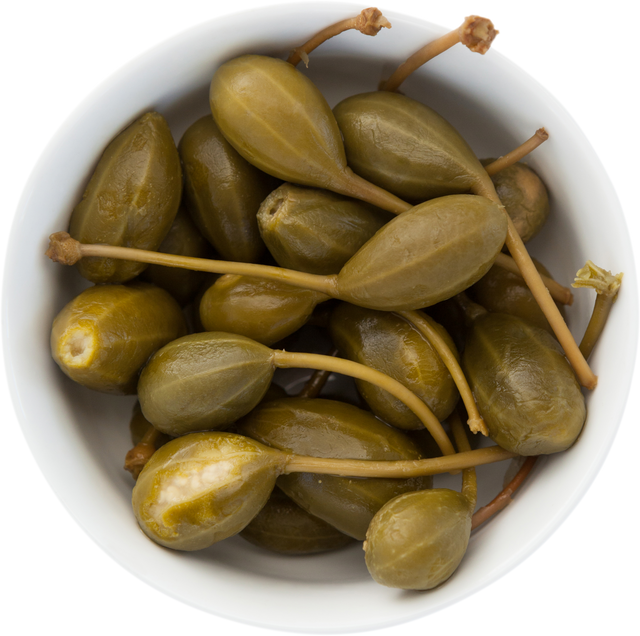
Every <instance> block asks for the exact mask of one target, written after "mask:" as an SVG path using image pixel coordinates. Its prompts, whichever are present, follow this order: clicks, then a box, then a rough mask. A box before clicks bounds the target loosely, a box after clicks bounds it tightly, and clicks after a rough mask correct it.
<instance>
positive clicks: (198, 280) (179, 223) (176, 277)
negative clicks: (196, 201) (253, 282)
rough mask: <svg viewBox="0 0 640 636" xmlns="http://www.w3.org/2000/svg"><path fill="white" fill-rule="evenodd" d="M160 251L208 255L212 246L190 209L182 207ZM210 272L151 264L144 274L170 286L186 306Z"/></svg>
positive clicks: (157, 283) (163, 287)
mask: <svg viewBox="0 0 640 636" xmlns="http://www.w3.org/2000/svg"><path fill="white" fill-rule="evenodd" d="M158 252H163V253H164V254H179V255H181V256H193V257H195V258H207V257H208V256H209V254H210V252H211V247H210V246H209V243H208V242H207V240H206V239H205V238H204V237H203V236H202V234H200V231H199V230H198V228H197V227H196V226H195V225H194V223H193V221H192V220H191V217H190V216H189V215H188V214H187V212H186V211H185V210H184V209H183V208H180V209H179V210H178V214H177V215H176V218H175V220H174V221H173V224H172V225H171V228H170V229H169V233H168V234H167V236H165V238H164V241H162V243H161V244H160V247H159V248H158ZM206 277H207V274H206V273H205V272H195V271H191V270H189V269H181V268H178V267H164V266H162V265H149V267H147V269H145V270H144V272H142V274H140V278H141V279H142V280H146V281H149V282H150V283H153V284H154V285H157V286H158V287H162V289H166V290H167V291H168V292H169V293H170V294H171V295H172V296H173V297H174V298H175V299H176V300H177V301H178V302H179V303H180V305H181V306H183V307H184V306H185V305H186V304H187V303H189V302H190V301H191V300H193V298H194V297H195V296H196V294H197V293H198V291H199V290H200V287H202V285H203V283H204V281H205V279H206Z"/></svg>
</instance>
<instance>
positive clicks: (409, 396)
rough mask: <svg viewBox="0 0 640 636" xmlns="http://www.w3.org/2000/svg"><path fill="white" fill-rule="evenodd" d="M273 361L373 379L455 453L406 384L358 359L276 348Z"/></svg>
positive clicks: (283, 365) (445, 451) (443, 447)
mask: <svg viewBox="0 0 640 636" xmlns="http://www.w3.org/2000/svg"><path fill="white" fill-rule="evenodd" d="M273 364H274V365H275V366H276V367H280V368H291V367H294V368H299V367H304V368H308V369H324V370H327V371H332V372H334V373H342V374H343V375H348V376H351V377H354V378H358V379H359V380H364V381H365V382H371V384H375V385H376V386H378V387H380V388H381V389H384V390H385V391H388V392H389V393H391V395H393V397H395V398H397V399H398V400H400V401H401V402H403V403H404V404H405V405H406V406H407V407H408V408H409V409H411V411H413V413H415V415H416V416H417V417H418V419H420V421H421V422H422V423H423V424H424V426H425V428H426V429H427V430H428V431H429V433H431V435H432V436H433V438H434V439H435V441H436V444H438V447H439V448H440V450H441V451H442V453H443V454H444V455H452V454H454V453H455V452H456V451H455V449H454V448H453V444H451V440H450V439H449V438H448V436H447V434H446V432H445V430H444V428H442V424H440V422H439V420H438V418H437V417H436V416H435V415H434V414H433V412H432V411H431V409H430V408H429V407H428V406H427V405H426V404H425V403H424V402H423V401H422V400H421V399H420V398H419V397H418V396H416V395H415V393H413V392H412V391H410V390H409V389H407V387H406V386H404V384H401V383H400V382H398V381H397V380H394V379H393V378H390V377H389V376H388V375H385V374H384V373H381V372H380V371H376V370H375V369H371V368H370V367H367V366H365V365H363V364H360V363H358V362H353V361H351V360H344V359H342V358H332V357H330V356H322V355H318V354H315V353H293V352H287V351H274V356H273Z"/></svg>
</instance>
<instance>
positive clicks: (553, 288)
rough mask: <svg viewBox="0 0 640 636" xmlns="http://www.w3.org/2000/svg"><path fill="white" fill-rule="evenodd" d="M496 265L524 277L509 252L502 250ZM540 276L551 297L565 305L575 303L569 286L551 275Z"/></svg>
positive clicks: (495, 262) (497, 257)
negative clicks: (505, 252) (550, 276)
mask: <svg viewBox="0 0 640 636" xmlns="http://www.w3.org/2000/svg"><path fill="white" fill-rule="evenodd" d="M494 265H497V266H498V267H502V269H506V270H507V271H508V272H511V273H512V274H517V275H518V276H520V277H522V274H521V273H520V269H519V268H518V265H517V264H516V262H515V261H514V260H513V258H512V257H511V256H509V255H508V254H504V253H502V252H501V253H500V254H498V256H496V260H495V261H494ZM540 278H542V282H543V283H544V285H545V287H546V288H547V289H548V290H549V293H550V294H551V298H553V299H554V300H555V301H557V302H559V303H562V304H563V305H572V304H573V294H572V293H571V290H570V289H569V288H568V287H565V286H564V285H561V284H560V283H559V282H558V281H555V280H553V278H549V276H545V275H544V274H540Z"/></svg>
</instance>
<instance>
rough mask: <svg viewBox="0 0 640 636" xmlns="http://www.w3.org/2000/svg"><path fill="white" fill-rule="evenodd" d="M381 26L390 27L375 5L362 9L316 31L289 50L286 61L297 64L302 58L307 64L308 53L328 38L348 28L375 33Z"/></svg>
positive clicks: (365, 32) (369, 33) (370, 33)
mask: <svg viewBox="0 0 640 636" xmlns="http://www.w3.org/2000/svg"><path fill="white" fill-rule="evenodd" d="M382 28H385V29H390V28H391V23H390V22H389V20H387V19H386V18H385V17H384V16H383V15H382V13H381V12H380V11H378V9H376V8H375V7H370V8H368V9H363V10H362V11H361V12H360V13H359V14H358V15H357V16H356V17H355V18H348V19H346V20H341V21H340V22H336V23H335V24H332V25H330V26H328V27H327V28H326V29H322V31H320V32H319V33H316V34H315V35H314V36H313V37H312V38H311V39H310V40H308V41H307V42H305V43H304V44H303V45H302V46H298V47H297V48H295V49H293V51H291V55H289V58H288V59H287V62H289V64H293V65H294V66H297V65H298V64H299V63H300V61H301V60H302V61H304V63H305V65H306V66H308V65H309V64H308V60H309V53H311V51H314V50H315V49H317V48H318V47H319V46H320V45H321V44H322V43H323V42H326V41H327V40H329V39H330V38H332V37H334V36H336V35H339V34H340V33H344V32H345V31H348V30H350V29H357V30H358V31H360V33H363V34H364V35H377V34H378V32H379V31H380V29H382Z"/></svg>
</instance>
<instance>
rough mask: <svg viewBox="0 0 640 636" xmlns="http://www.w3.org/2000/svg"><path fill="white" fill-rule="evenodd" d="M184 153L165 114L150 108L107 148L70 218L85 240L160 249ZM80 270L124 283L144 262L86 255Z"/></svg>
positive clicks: (94, 279) (179, 183)
mask: <svg viewBox="0 0 640 636" xmlns="http://www.w3.org/2000/svg"><path fill="white" fill-rule="evenodd" d="M181 195H182V172H181V169H180V158H179V156H178V151H177V149H176V146H175V143H174V141H173V137H172V136H171V131H170V130H169V126H168V125H167V122H166V121H165V119H164V117H162V115H159V114H158V113H153V112H152V113H146V114H145V115H143V116H142V117H140V118H139V119H137V120H136V121H135V122H133V124H131V125H130V126H129V127H128V128H127V129H125V130H124V131H123V132H121V133H120V134H119V135H118V136H117V137H116V138H115V139H114V140H113V141H112V142H111V143H110V144H109V145H108V146H107V148H106V150H105V151H104V154H103V155H102V157H101V158H100V161H99V162H98V165H97V166H96V169H95V171H94V173H93V176H92V177H91V179H90V181H89V184H88V185H87V189H86V190H85V192H84V195H83V196H82V201H80V203H79V204H78V205H77V206H76V207H75V209H74V210H73V213H72V214H71V220H70V222H69V234H71V236H72V237H73V238H74V239H76V240H78V241H80V242H81V243H105V244H108V245H117V246H120V247H136V248H139V249H143V250H156V249H158V247H159V246H160V243H162V240H163V239H164V237H165V236H166V234H167V232H168V231H169V228H170V227H171V224H172V223H173V219H174V218H175V216H176V213H177V212H178V205H179V204H180V197H181ZM77 267H78V271H79V272H80V273H81V274H82V275H83V276H84V277H85V278H88V279H89V280H90V281H92V282H94V283H124V282H126V281H128V280H131V279H132V278H134V277H135V276H137V275H138V274H139V273H140V272H142V271H143V270H144V269H145V268H146V264H144V263H134V262H132V261H122V260H115V259H110V258H98V257H87V258H83V259H82V260H81V261H78V264H77Z"/></svg>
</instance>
